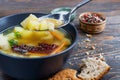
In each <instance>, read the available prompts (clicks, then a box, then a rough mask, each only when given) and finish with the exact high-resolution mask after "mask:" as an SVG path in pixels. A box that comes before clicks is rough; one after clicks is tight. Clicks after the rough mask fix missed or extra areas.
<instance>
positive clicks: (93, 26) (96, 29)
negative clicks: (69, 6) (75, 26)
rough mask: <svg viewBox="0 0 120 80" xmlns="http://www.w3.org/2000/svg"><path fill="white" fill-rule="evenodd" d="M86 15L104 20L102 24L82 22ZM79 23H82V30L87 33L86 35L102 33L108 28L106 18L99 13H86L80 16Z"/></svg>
mask: <svg viewBox="0 0 120 80" xmlns="http://www.w3.org/2000/svg"><path fill="white" fill-rule="evenodd" d="M85 14H96V15H97V16H99V17H102V18H103V19H104V20H103V21H102V22H100V23H90V22H84V21H83V20H82V17H83V16H84V15H85ZM79 22H80V28H81V29H82V30H83V31H84V32H86V33H92V34H94V33H100V32H102V31H104V29H105V26H106V17H105V16H104V15H103V14H102V13H98V12H85V13H82V14H80V16H79Z"/></svg>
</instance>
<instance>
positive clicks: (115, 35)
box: [0, 0, 120, 80]
mask: <svg viewBox="0 0 120 80" xmlns="http://www.w3.org/2000/svg"><path fill="white" fill-rule="evenodd" d="M80 1H81V0H64V1H63V0H0V17H3V16H6V15H10V14H16V13H23V12H42V13H50V11H51V10H52V9H54V8H57V7H65V6H67V7H72V6H74V5H75V4H77V3H79V2H80ZM86 11H87V12H88V11H96V12H102V13H104V14H105V15H106V16H107V25H106V28H105V30H104V32H102V33H100V34H95V35H93V37H92V38H90V42H85V40H86V39H87V38H88V37H87V36H86V33H84V32H82V31H81V30H80V28H79V21H78V16H79V14H80V13H82V12H86ZM73 23H74V24H75V26H76V27H77V29H78V33H79V39H78V43H77V44H76V46H75V48H74V51H73V53H72V54H71V55H70V57H69V59H68V61H67V63H66V64H65V66H64V67H65V68H66V67H67V68H68V67H69V68H75V69H78V68H79V63H80V61H81V59H82V58H83V57H86V52H89V53H90V54H92V55H96V54H98V53H103V55H104V56H105V58H106V61H107V63H108V64H109V65H110V66H111V70H110V72H109V73H108V74H107V75H105V76H104V77H103V78H102V80H120V0H93V1H92V2H90V3H88V4H86V5H85V6H83V7H81V8H80V9H79V10H78V11H77V17H76V19H75V20H74V22H73ZM93 45H94V46H95V49H94V50H91V46H93ZM86 46H87V47H86ZM0 80H15V79H13V78H11V77H8V76H6V75H4V74H2V73H1V74H0Z"/></svg>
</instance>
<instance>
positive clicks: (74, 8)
mask: <svg viewBox="0 0 120 80" xmlns="http://www.w3.org/2000/svg"><path fill="white" fill-rule="evenodd" d="M89 1H91V0H83V1H82V2H80V3H79V4H77V5H76V6H75V7H73V9H72V10H71V12H70V14H72V13H74V12H75V11H76V10H77V9H78V8H79V7H81V6H83V5H84V4H86V3H88V2H89Z"/></svg>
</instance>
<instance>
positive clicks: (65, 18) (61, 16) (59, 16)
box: [39, 0, 91, 28]
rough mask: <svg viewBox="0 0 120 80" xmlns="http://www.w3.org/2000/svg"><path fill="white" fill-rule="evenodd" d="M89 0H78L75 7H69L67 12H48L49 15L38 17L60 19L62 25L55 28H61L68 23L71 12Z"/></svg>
mask: <svg viewBox="0 0 120 80" xmlns="http://www.w3.org/2000/svg"><path fill="white" fill-rule="evenodd" d="M89 1H91V0H83V1H82V2H80V3H79V4H77V5H76V6H75V7H73V8H72V9H71V11H70V12H69V13H67V14H62V13H57V14H49V15H45V16H42V17H40V18H39V19H44V18H54V19H57V20H61V21H62V22H63V24H62V25H60V26H58V27H57V28H61V27H64V26H66V25H67V24H69V23H70V17H71V14H72V13H74V12H75V11H76V10H77V9H78V8H79V7H81V6H83V5H84V4H86V3H88V2H89Z"/></svg>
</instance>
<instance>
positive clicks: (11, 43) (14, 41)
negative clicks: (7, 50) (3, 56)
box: [8, 39, 18, 47]
mask: <svg viewBox="0 0 120 80" xmlns="http://www.w3.org/2000/svg"><path fill="white" fill-rule="evenodd" d="M8 42H9V44H10V46H11V47H12V46H14V45H17V44H18V41H17V40H14V39H11V40H9V41H8Z"/></svg>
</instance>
